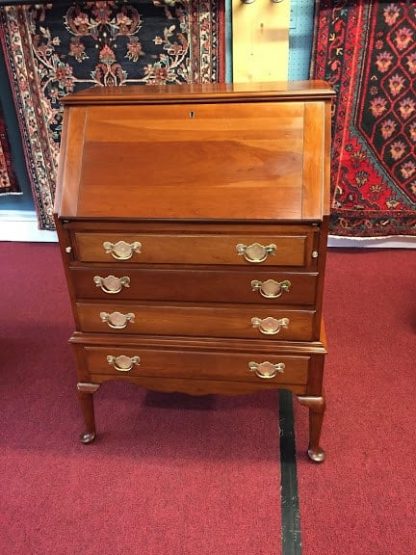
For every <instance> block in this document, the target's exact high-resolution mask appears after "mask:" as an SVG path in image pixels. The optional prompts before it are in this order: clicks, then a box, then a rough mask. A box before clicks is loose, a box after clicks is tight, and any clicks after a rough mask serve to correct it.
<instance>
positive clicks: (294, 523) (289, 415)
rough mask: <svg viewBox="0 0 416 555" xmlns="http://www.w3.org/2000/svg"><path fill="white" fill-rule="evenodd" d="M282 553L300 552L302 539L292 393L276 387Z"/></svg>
mask: <svg viewBox="0 0 416 555" xmlns="http://www.w3.org/2000/svg"><path fill="white" fill-rule="evenodd" d="M279 423H280V472H281V480H280V486H281V490H280V491H281V493H280V499H281V512H282V555H301V553H302V541H301V531H300V513H299V496H298V476H297V470H296V443H295V428H294V419H293V405H292V393H291V392H290V391H285V390H281V391H279Z"/></svg>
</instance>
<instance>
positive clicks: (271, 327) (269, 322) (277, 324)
mask: <svg viewBox="0 0 416 555" xmlns="http://www.w3.org/2000/svg"><path fill="white" fill-rule="evenodd" d="M251 323H252V324H253V328H259V331H260V332H261V333H263V334H264V335H277V334H278V333H279V332H280V330H281V329H282V328H287V327H288V326H289V318H280V320H277V319H276V318H272V317H271V316H268V317H267V318H263V319H261V318H252V319H251Z"/></svg>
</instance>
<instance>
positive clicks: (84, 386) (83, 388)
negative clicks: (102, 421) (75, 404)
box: [77, 383, 100, 444]
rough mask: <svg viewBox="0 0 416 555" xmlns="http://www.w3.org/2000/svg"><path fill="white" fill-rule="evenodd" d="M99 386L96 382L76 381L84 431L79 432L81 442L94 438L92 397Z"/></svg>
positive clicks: (89, 441) (87, 441) (88, 441)
mask: <svg viewBox="0 0 416 555" xmlns="http://www.w3.org/2000/svg"><path fill="white" fill-rule="evenodd" d="M99 387H100V384H96V383H78V384H77V390H78V398H79V402H80V403H81V410H82V414H83V416H84V422H85V428H86V430H85V432H84V433H82V434H81V436H80V440H81V442H82V443H85V444H87V443H91V442H92V441H94V439H95V416H94V399H93V394H94V393H95V392H96V391H97V389H98V388H99Z"/></svg>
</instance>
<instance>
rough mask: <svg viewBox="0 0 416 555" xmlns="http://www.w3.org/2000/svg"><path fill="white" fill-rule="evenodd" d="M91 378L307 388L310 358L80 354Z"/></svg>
mask: <svg viewBox="0 0 416 555" xmlns="http://www.w3.org/2000/svg"><path fill="white" fill-rule="evenodd" d="M82 356H83V358H84V361H85V364H86V367H87V369H88V372H89V373H90V374H93V375H94V374H98V375H102V374H106V375H107V374H109V375H111V376H117V377H122V376H132V377H139V376H148V377H160V378H187V379H188V378H191V379H207V380H230V381H243V382H263V383H277V384H306V383H307V381H308V369H309V362H310V357H309V356H290V355H286V354H285V355H276V354H273V355H268V354H267V355H266V354H264V353H260V354H259V353H256V352H249V353H224V352H206V351H199V350H187V351H185V350H179V349H178V350H176V349H166V348H164V349H155V348H143V347H137V348H134V347H131V346H129V347H124V348H121V347H111V346H108V347H89V346H86V347H84V348H83V350H82Z"/></svg>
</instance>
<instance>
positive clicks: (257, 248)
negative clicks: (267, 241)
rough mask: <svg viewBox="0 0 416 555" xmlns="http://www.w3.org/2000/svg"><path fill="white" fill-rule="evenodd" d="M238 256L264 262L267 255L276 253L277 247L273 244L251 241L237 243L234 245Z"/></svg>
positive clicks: (251, 260) (250, 260) (249, 260)
mask: <svg viewBox="0 0 416 555" xmlns="http://www.w3.org/2000/svg"><path fill="white" fill-rule="evenodd" d="M235 248H236V249H237V253H238V254H239V255H240V256H244V258H245V259H246V260H247V262H253V263H255V264H259V263H260V262H264V261H265V260H266V259H267V257H268V256H269V255H274V254H276V250H277V247H276V245H274V244H271V245H260V243H252V244H251V245H248V246H247V245H243V244H242V243H239V244H238V245H236V247H235Z"/></svg>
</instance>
